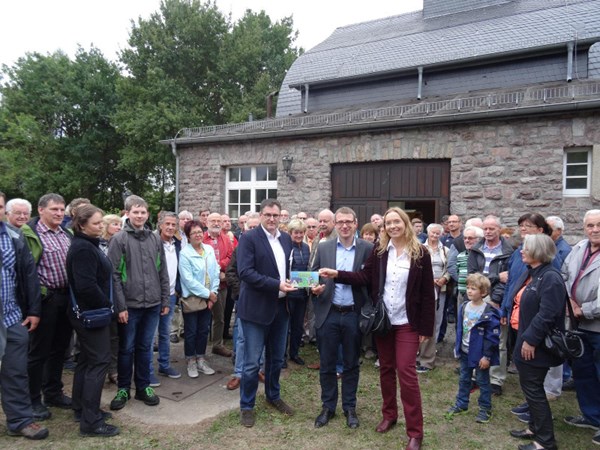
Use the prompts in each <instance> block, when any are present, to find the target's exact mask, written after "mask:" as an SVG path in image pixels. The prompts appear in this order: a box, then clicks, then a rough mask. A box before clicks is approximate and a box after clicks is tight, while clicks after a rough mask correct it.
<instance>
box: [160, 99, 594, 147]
mask: <svg viewBox="0 0 600 450" xmlns="http://www.w3.org/2000/svg"><path fill="white" fill-rule="evenodd" d="M590 109H598V110H600V99H592V100H582V101H577V102H573V101H571V102H561V103H552V104H543V105H535V106H519V107H518V108H508V109H496V110H488V111H479V112H465V113H461V112H457V113H452V114H436V115H435V116H424V117H415V118H402V117H398V118H393V119H381V120H380V119H378V120H376V121H375V120H373V121H371V122H365V123H356V122H355V123H349V124H341V125H326V126H322V127H315V128H302V129H291V130H274V131H261V132H259V133H238V134H232V135H221V136H206V137H201V136H200V137H191V138H179V139H177V138H175V139H169V140H164V141H160V143H161V144H165V145H172V142H173V141H176V142H177V144H178V145H187V144H199V143H222V142H247V141H253V140H264V139H275V138H289V137H300V136H301V137H309V136H322V135H323V134H339V133H351V132H361V131H377V130H385V129H399V128H414V127H422V126H430V125H440V124H449V123H452V124H453V123H460V122H470V121H473V120H493V119H499V118H507V117H508V118H514V117H523V116H531V115H544V114H557V113H567V112H578V111H586V110H590Z"/></svg>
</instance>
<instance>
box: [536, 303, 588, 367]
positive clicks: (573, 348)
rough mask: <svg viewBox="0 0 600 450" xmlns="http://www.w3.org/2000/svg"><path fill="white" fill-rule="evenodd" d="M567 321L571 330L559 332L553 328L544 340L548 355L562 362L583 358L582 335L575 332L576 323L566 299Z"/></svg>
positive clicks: (579, 332)
mask: <svg viewBox="0 0 600 450" xmlns="http://www.w3.org/2000/svg"><path fill="white" fill-rule="evenodd" d="M567 309H568V315H567V317H568V319H569V322H570V324H571V327H572V328H573V329H571V330H560V329H558V328H556V327H553V328H552V329H551V330H550V331H549V332H548V334H547V335H546V337H545V338H544V344H543V345H544V347H545V348H546V350H548V351H549V352H550V353H552V354H553V355H555V356H558V357H559V358H560V359H562V360H563V361H566V360H572V359H576V358H581V356H583V351H584V347H583V341H582V340H581V336H582V335H583V333H582V332H581V331H577V321H576V320H575V314H573V307H572V306H571V300H569V298H568V297H567Z"/></svg>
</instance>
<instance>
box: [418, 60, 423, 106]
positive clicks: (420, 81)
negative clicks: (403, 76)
mask: <svg viewBox="0 0 600 450" xmlns="http://www.w3.org/2000/svg"><path fill="white" fill-rule="evenodd" d="M418 70H419V84H418V86H417V100H421V97H422V94H423V66H419V68H418Z"/></svg>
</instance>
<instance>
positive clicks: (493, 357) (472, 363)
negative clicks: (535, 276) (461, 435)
mask: <svg viewBox="0 0 600 450" xmlns="http://www.w3.org/2000/svg"><path fill="white" fill-rule="evenodd" d="M489 291H490V281H489V280H488V279H487V277H486V276H484V275H482V274H480V273H473V274H471V275H469V276H468V277H467V291H466V294H467V298H468V299H469V301H467V302H465V303H463V304H462V306H461V309H460V315H459V316H458V320H460V322H458V325H459V326H458V327H457V333H456V345H455V348H454V356H455V357H456V358H458V359H459V360H460V379H459V382H458V394H457V395H456V403H455V404H454V406H452V407H450V408H449V409H448V411H447V415H448V416H453V415H455V414H460V413H462V412H465V411H467V409H468V408H469V394H470V390H471V374H472V372H473V369H475V372H476V380H477V385H478V386H479V414H477V417H476V419H475V420H476V421H477V422H478V423H487V422H489V420H490V418H491V417H492V391H491V387H490V366H495V365H498V364H499V351H498V346H499V343H500V315H499V312H498V310H497V309H496V308H495V307H493V306H492V305H490V304H487V303H485V302H484V301H483V299H484V297H485V296H486V295H488V293H489Z"/></svg>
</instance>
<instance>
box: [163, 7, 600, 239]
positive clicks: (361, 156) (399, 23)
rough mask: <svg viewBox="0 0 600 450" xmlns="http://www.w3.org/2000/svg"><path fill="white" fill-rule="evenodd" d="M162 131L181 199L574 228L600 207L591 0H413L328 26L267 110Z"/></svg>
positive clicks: (599, 92)
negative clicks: (401, 7)
mask: <svg viewBox="0 0 600 450" xmlns="http://www.w3.org/2000/svg"><path fill="white" fill-rule="evenodd" d="M182 125H184V124H182ZM165 143H168V144H170V145H171V146H172V147H173V149H174V152H175V154H176V155H177V160H178V184H179V206H180V208H181V209H184V208H185V209H189V210H191V211H194V212H197V211H198V210H199V208H200V207H201V206H208V207H209V208H210V209H211V210H217V211H228V212H229V213H230V215H231V216H232V217H238V215H239V214H241V213H243V212H245V211H247V210H250V209H254V208H256V205H257V204H258V203H260V201H261V200H262V199H263V198H265V197H267V196H274V195H276V196H277V198H278V199H279V200H280V201H281V202H282V204H283V205H284V207H285V208H286V209H288V210H290V211H291V212H292V213H294V212H297V211H299V210H304V211H308V212H310V213H315V212H317V211H319V210H320V209H322V208H327V207H329V208H333V209H335V208H337V207H339V206H342V205H346V206H351V207H353V208H354V209H355V210H356V211H357V213H358V215H359V220H360V221H361V223H363V222H365V221H366V220H368V217H369V216H370V215H371V214H372V213H374V212H379V213H381V212H383V211H385V210H386V209H387V208H388V207H389V206H392V205H399V206H401V207H403V208H405V209H406V210H407V211H409V213H410V214H412V215H417V216H421V217H423V218H424V220H425V221H426V222H433V221H438V220H439V219H440V217H441V216H442V215H443V214H448V213H456V214H459V215H461V216H464V217H472V216H484V215H486V214H490V213H494V214H497V215H499V216H501V217H502V218H503V220H504V222H505V223H506V224H507V225H513V226H514V225H515V224H516V219H517V218H518V217H519V216H520V215H521V214H523V213H524V212H540V213H542V214H544V215H550V214H553V215H560V216H562V217H563V218H564V219H565V221H566V222H567V234H568V235H569V236H570V237H571V238H572V239H574V238H575V237H576V235H578V234H580V233H581V226H580V221H581V218H582V216H583V213H584V211H585V210H587V209H590V208H596V207H600V163H599V161H600V0H569V1H566V2H565V1H564V0H424V5H423V10H422V11H416V12H413V13H407V14H402V15H398V16H393V17H388V18H384V19H380V20H375V21H371V22H366V23H359V24H355V25H349V26H346V27H341V28H338V29H336V30H335V31H334V32H333V34H332V35H331V36H330V37H329V38H328V39H327V40H325V41H324V42H322V43H321V44H319V45H317V46H316V47H315V48H313V49H311V50H309V51H307V52H306V53H305V54H304V55H302V56H301V57H300V58H298V60H297V61H296V62H295V63H294V64H293V65H292V67H291V68H290V70H289V72H288V74H287V76H286V78H285V80H284V82H283V84H282V86H281V89H280V92H279V96H278V102H277V114H276V117H275V118H273V119H268V120H262V121H253V122H247V123H241V124H228V125H224V126H216V127H203V128H185V129H182V130H181V131H180V132H179V133H178V135H177V137H176V138H175V139H172V140H170V141H165ZM284 160H287V161H286V163H289V162H291V167H290V168H289V170H287V172H286V170H284ZM290 160H291V161H290ZM572 239H570V240H572Z"/></svg>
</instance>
